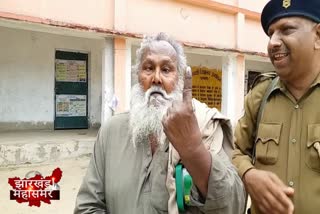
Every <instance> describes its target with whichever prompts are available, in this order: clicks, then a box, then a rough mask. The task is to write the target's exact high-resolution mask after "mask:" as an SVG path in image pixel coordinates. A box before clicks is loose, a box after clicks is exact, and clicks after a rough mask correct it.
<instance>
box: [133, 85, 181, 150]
mask: <svg viewBox="0 0 320 214" xmlns="http://www.w3.org/2000/svg"><path fill="white" fill-rule="evenodd" d="M181 91H182V90H181V87H177V88H176V89H175V90H174V91H173V92H172V93H170V94H169V95H168V94H167V93H166V91H165V90H163V89H162V88H161V87H159V86H152V87H150V88H149V89H148V90H147V91H146V92H144V91H143V89H142V87H141V85H140V84H136V85H134V86H133V87H132V93H131V109H130V122H129V127H130V132H131V139H132V143H133V145H134V146H135V147H136V146H137V145H138V144H139V143H143V142H145V143H146V142H148V140H149V136H150V135H153V136H154V137H156V139H158V143H160V144H162V143H163V141H164V140H163V139H162V137H164V134H163V127H162V122H161V121H162V117H163V116H164V114H166V113H167V109H168V107H169V106H170V105H171V104H172V102H173V101H174V100H182V93H181ZM154 92H159V93H161V94H162V95H163V96H161V95H159V94H152V93H154Z"/></svg>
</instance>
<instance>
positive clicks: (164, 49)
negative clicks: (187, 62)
mask: <svg viewBox="0 0 320 214" xmlns="http://www.w3.org/2000/svg"><path fill="white" fill-rule="evenodd" d="M147 53H153V54H159V55H165V56H170V57H176V55H177V53H176V50H175V49H174V48H173V47H172V45H171V44H170V43H169V42H167V41H154V42H152V43H151V44H150V46H149V48H148V49H147V50H146V52H145V54H147Z"/></svg>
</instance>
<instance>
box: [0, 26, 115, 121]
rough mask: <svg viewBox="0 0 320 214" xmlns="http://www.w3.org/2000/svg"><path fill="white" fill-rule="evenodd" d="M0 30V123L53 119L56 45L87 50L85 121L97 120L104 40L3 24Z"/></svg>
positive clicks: (73, 49)
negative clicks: (6, 26)
mask: <svg viewBox="0 0 320 214" xmlns="http://www.w3.org/2000/svg"><path fill="white" fill-rule="evenodd" d="M0 32H1V33H0V50H1V51H0V123H3V122H8V123H16V122H32V123H35V124H36V123H43V124H46V123H52V122H53V120H54V60H55V56H54V54H55V50H57V49H58V50H70V51H79V52H86V53H89V121H90V123H91V124H95V123H100V118H101V69H102V50H103V47H104V46H105V45H104V43H105V41H104V40H98V39H84V38H79V37H68V36H60V35H53V34H47V33H39V32H33V31H25V30H17V29H10V28H4V27H0ZM110 72H112V71H110Z"/></svg>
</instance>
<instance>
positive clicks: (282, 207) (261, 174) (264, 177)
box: [243, 169, 294, 214]
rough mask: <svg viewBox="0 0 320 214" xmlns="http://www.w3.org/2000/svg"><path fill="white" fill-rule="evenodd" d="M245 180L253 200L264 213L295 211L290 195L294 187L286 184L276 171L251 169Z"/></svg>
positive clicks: (284, 213) (290, 213)
mask: <svg viewBox="0 0 320 214" xmlns="http://www.w3.org/2000/svg"><path fill="white" fill-rule="evenodd" d="M243 180H244V184H245V186H246V189H247V191H248V193H249V195H250V197H251V200H252V201H253V202H254V204H255V205H256V206H257V208H258V209H259V210H260V211H261V212H262V213H265V214H267V213H268V214H269V213H274V214H278V213H279V214H292V213H293V210H294V206H293V203H292V201H291V200H290V198H289V197H292V196H293V194H294V189H293V188H291V187H287V186H286V185H284V183H283V182H282V181H281V180H280V179H279V178H278V177H277V176H276V175H275V174H274V173H272V172H267V171H263V170H257V169H251V170H249V171H248V172H246V174H245V175H244V179H243Z"/></svg>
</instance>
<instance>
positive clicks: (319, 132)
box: [305, 124, 320, 172]
mask: <svg viewBox="0 0 320 214" xmlns="http://www.w3.org/2000/svg"><path fill="white" fill-rule="evenodd" d="M316 143H320V124H309V125H308V141H307V149H306V154H305V155H306V156H305V157H306V158H305V161H306V164H307V166H308V167H309V168H311V169H312V170H314V171H317V172H320V157H319V152H320V151H318V150H317V149H316V148H315V144H316ZM318 149H320V148H318Z"/></svg>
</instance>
